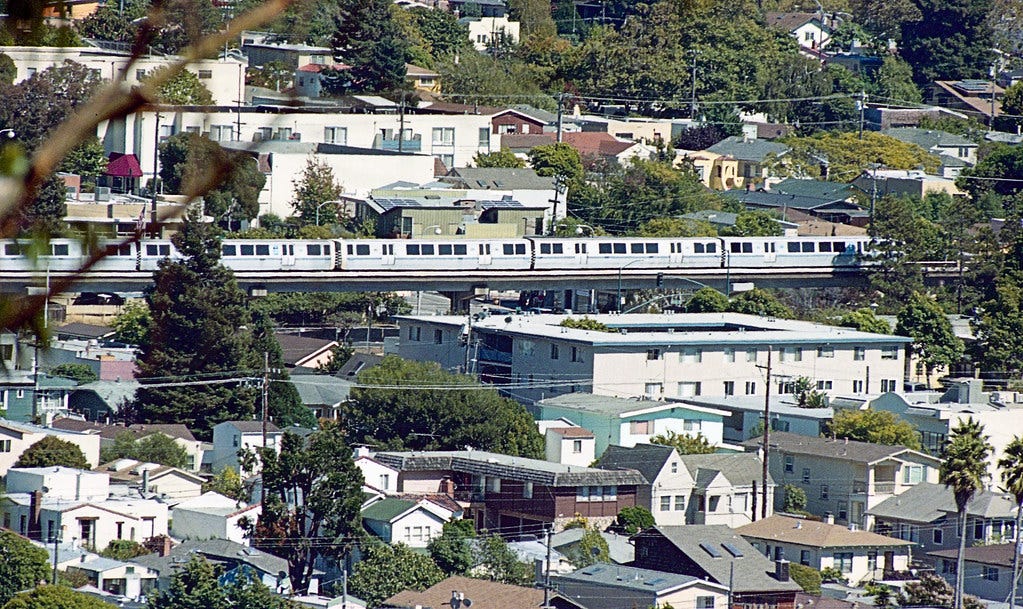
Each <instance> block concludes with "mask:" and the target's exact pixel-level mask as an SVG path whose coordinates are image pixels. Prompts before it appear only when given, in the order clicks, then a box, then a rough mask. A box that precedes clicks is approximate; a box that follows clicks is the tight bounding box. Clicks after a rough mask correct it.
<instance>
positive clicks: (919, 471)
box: [744, 432, 941, 530]
mask: <svg viewBox="0 0 1023 609" xmlns="http://www.w3.org/2000/svg"><path fill="white" fill-rule="evenodd" d="M761 443H762V439H761V438H755V439H752V440H748V441H747V442H745V443H744V446H746V447H747V450H750V451H760V449H761ZM940 465H941V460H940V459H938V458H936V457H932V456H930V455H927V454H924V453H922V452H920V451H916V450H910V449H908V448H906V447H904V446H887V445H883V444H872V443H870V442H857V441H854V440H848V439H838V440H836V439H834V438H821V437H811V436H801V435H798V434H793V433H787V432H774V433H771V435H770V446H769V459H768V466H769V469H770V472H771V476H772V477H773V478H774V481H775V482H776V483H777V484H780V485H786V484H792V485H794V486H796V487H798V488H800V489H802V490H803V491H804V492H805V493H806V497H807V503H806V510H807V511H809V512H810V513H812V514H822V515H823V514H831V515H832V516H833V517H834V521H835V522H837V523H840V524H844V525H854V526H856V527H861V528H865V529H867V530H870V528H871V524H872V519H871V517H870V516H869V511H870V509H872V508H873V507H874V506H876V505H878V504H879V503H881V502H882V501H884V500H885V499H888V498H889V497H892V496H895V495H899V494H901V493H903V492H905V491H906V490H908V489H910V488H912V487H913V486H914V485H916V484H919V483H921V482H937V481H938V468H939V467H940ZM777 500H778V498H777V497H776V501H775V503H776V504H777ZM775 507H777V505H776V506H775Z"/></svg>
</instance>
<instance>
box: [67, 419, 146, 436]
mask: <svg viewBox="0 0 1023 609" xmlns="http://www.w3.org/2000/svg"><path fill="white" fill-rule="evenodd" d="M50 427H52V428H54V429H59V430H60V431H75V432H79V433H86V432H90V431H94V432H98V433H99V437H101V438H104V439H107V440H113V439H115V438H116V437H117V436H118V435H120V434H123V433H130V434H131V435H133V436H135V437H136V438H137V437H138V433H137V432H134V431H132V430H131V429H128V428H127V427H125V426H124V425H107V424H105V423H96V422H94V421H83V420H81V419H72V418H69V417H60V418H57V419H54V420H53V422H52V423H50Z"/></svg>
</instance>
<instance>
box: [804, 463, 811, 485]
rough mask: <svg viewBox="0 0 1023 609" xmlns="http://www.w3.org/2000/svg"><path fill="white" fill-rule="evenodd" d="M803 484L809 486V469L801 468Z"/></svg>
mask: <svg viewBox="0 0 1023 609" xmlns="http://www.w3.org/2000/svg"><path fill="white" fill-rule="evenodd" d="M803 484H810V468H809V467H804V468H803Z"/></svg>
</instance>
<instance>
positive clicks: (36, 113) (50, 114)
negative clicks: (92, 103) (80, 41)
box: [0, 61, 102, 151]
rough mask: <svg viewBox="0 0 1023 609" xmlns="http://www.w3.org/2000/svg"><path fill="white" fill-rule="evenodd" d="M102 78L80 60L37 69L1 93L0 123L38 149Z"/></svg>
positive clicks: (27, 146)
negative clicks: (38, 70)
mask: <svg viewBox="0 0 1023 609" xmlns="http://www.w3.org/2000/svg"><path fill="white" fill-rule="evenodd" d="M101 82H102V79H101V78H100V77H99V76H97V75H96V74H95V73H94V72H93V71H92V70H90V69H89V68H86V67H85V66H84V65H82V64H80V63H75V62H73V61H65V62H64V63H63V64H61V65H59V66H53V67H50V68H47V69H45V70H43V71H42V72H38V73H36V74H34V75H32V76H30V77H29V78H27V79H25V80H23V81H21V82H20V83H18V84H16V85H12V86H9V87H5V88H4V89H3V95H0V125H3V126H4V128H5V129H13V130H14V131H15V132H16V133H17V134H18V142H20V143H21V144H22V145H23V146H25V148H27V149H28V150H29V151H32V150H35V149H36V147H38V146H39V144H40V143H42V142H43V141H44V140H45V139H46V138H47V137H48V136H49V135H50V133H51V132H52V130H53V129H54V128H55V127H56V126H57V125H59V124H61V123H62V122H64V121H65V120H67V118H68V117H69V116H71V113H72V112H74V110H75V108H78V107H79V106H81V105H82V104H84V103H85V102H86V101H88V100H89V98H90V97H91V96H92V94H93V93H94V92H95V91H96V90H97V89H98V88H99V86H100V84H101Z"/></svg>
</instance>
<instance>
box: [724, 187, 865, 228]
mask: <svg viewBox="0 0 1023 609" xmlns="http://www.w3.org/2000/svg"><path fill="white" fill-rule="evenodd" d="M721 194H722V195H723V196H726V197H728V198H730V199H734V200H736V201H738V202H739V203H742V204H743V205H745V206H746V208H747V209H754V210H769V211H775V212H778V213H779V214H780V215H781V216H782V217H787V216H788V211H789V210H796V211H801V212H804V213H807V214H811V215H813V216H816V217H818V218H821V219H823V220H828V221H830V222H839V223H842V224H850V223H852V224H859V223H863V224H866V223H867V221H868V220H869V213H868V212H867V211H866V210H864V209H863V208H861V207H859V206H858V205H856V204H855V203H850V202H849V201H847V200H846V199H844V198H842V197H841V195H837V196H830V197H816V196H805V195H795V194H784V193H781V192H776V191H773V190H769V191H768V190H726V191H725V192H723V193H721Z"/></svg>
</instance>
